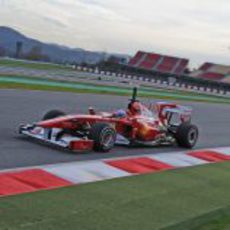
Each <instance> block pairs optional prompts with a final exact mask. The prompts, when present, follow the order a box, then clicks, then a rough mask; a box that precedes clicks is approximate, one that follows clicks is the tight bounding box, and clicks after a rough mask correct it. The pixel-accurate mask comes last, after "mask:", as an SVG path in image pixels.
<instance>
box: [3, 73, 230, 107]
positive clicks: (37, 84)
mask: <svg viewBox="0 0 230 230" xmlns="http://www.w3.org/2000/svg"><path fill="white" fill-rule="evenodd" d="M0 88H21V89H30V90H52V91H66V92H76V93H93V94H112V95H122V96H123V95H125V96H130V95H131V88H126V87H124V88H123V87H122V88H119V87H116V86H106V85H97V84H92V83H82V82H67V81H55V80H47V79H41V78H34V77H33V78H32V77H20V76H0ZM138 96H140V97H147V98H160V99H164V100H185V101H199V102H213V103H230V99H229V98H227V97H218V96H210V95H205V94H203V95H201V94H196V93H187V94H186V93H182V92H181V93H179V92H178V91H175V92H174V91H172V90H170V91H169V90H160V89H155V88H152V89H149V88H147V89H146V88H145V87H140V89H139V91H138Z"/></svg>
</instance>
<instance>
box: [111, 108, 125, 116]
mask: <svg viewBox="0 0 230 230" xmlns="http://www.w3.org/2000/svg"><path fill="white" fill-rule="evenodd" d="M113 114H114V116H115V117H125V116H126V112H125V111H124V110H123V109H119V110H117V111H115V112H114V113H113Z"/></svg>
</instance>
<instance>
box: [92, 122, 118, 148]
mask: <svg viewBox="0 0 230 230" xmlns="http://www.w3.org/2000/svg"><path fill="white" fill-rule="evenodd" d="M89 138H90V139H91V140H93V141H94V150H95V151H98V152H108V151H109V150H111V149H112V148H113V146H114V144H115V141H116V131H115V130H114V128H112V127H111V126H110V125H109V124H107V123H95V124H94V125H93V126H92V128H91V129H90V133H89Z"/></svg>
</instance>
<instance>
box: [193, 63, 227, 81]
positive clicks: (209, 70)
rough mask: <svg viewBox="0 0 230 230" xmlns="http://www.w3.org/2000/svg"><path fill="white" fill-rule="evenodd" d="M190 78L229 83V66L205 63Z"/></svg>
mask: <svg viewBox="0 0 230 230" xmlns="http://www.w3.org/2000/svg"><path fill="white" fill-rule="evenodd" d="M190 76H191V77H195V78H201V79H206V80H212V81H221V82H227V83H230V66H227V65H219V64H214V63H209V62H206V63H204V64H203V65H202V66H201V67H200V68H199V69H198V70H196V71H194V72H192V73H191V74H190Z"/></svg>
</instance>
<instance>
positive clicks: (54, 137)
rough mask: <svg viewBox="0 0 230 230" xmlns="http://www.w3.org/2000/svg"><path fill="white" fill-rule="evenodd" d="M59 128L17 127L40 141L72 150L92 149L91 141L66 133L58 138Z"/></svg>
mask: <svg viewBox="0 0 230 230" xmlns="http://www.w3.org/2000/svg"><path fill="white" fill-rule="evenodd" d="M60 132H61V129H56V128H53V129H49V128H42V127H39V126H35V125H26V126H21V127H20V128H19V133H20V134H23V135H25V136H28V137H31V138H33V139H36V140H40V141H42V142H46V143H49V144H52V145H55V146H59V147H62V148H65V149H70V150H72V151H89V150H92V149H93V144H94V143H93V141H92V140H89V139H84V138H79V137H75V136H71V135H68V134H65V135H62V136H61V138H58V134H59V133H60Z"/></svg>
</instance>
